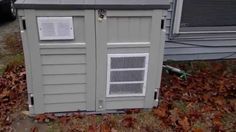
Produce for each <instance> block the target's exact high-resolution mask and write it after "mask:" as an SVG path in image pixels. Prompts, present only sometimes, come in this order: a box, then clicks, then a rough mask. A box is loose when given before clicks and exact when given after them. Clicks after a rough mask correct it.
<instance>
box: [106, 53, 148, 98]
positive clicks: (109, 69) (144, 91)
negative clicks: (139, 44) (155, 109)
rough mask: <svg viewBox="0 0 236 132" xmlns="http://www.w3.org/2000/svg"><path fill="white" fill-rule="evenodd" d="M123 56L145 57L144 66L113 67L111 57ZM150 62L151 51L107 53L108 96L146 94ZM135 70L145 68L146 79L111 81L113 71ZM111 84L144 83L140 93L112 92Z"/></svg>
mask: <svg viewBox="0 0 236 132" xmlns="http://www.w3.org/2000/svg"><path fill="white" fill-rule="evenodd" d="M121 57H145V66H144V68H124V69H111V58H121ZM148 63H149V53H134V54H108V55H107V89H106V97H132V96H145V94H146V86H147V73H148ZM134 70H144V80H143V81H127V82H111V80H110V73H111V71H134ZM111 84H143V88H142V89H143V93H140V94H112V95H111V94H110V85H111Z"/></svg>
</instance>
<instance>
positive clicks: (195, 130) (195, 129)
mask: <svg viewBox="0 0 236 132" xmlns="http://www.w3.org/2000/svg"><path fill="white" fill-rule="evenodd" d="M193 132H204V131H203V130H202V129H201V128H194V129H193Z"/></svg>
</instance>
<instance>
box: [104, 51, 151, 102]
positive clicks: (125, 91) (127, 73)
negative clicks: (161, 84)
mask: <svg viewBox="0 0 236 132" xmlns="http://www.w3.org/2000/svg"><path fill="white" fill-rule="evenodd" d="M148 55H149V54H148V53H140V54H109V55H108V71H107V97H119V96H145V91H146V79H147V71H148V70H147V69H148Z"/></svg>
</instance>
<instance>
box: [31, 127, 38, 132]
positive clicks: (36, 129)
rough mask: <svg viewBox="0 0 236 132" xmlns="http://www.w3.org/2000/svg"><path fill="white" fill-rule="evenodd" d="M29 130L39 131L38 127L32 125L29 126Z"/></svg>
mask: <svg viewBox="0 0 236 132" xmlns="http://www.w3.org/2000/svg"><path fill="white" fill-rule="evenodd" d="M30 132H39V129H38V127H32V128H30Z"/></svg>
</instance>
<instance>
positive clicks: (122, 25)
mask: <svg viewBox="0 0 236 132" xmlns="http://www.w3.org/2000/svg"><path fill="white" fill-rule="evenodd" d="M100 12H101V11H97V16H96V19H97V20H96V29H97V30H96V38H97V40H96V42H97V43H96V45H97V46H96V47H97V87H96V110H97V111H100V110H109V109H124V108H151V107H152V106H153V101H154V89H155V88H156V80H155V79H159V78H158V77H157V76H156V75H157V73H158V70H157V69H158V68H157V66H158V63H159V65H161V63H162V62H157V61H159V60H161V58H162V55H160V54H161V52H159V51H160V50H161V49H162V47H161V43H160V42H161V41H160V39H159V38H160V35H161V34H160V32H161V29H160V25H161V24H160V22H161V14H162V12H161V11H115V10H114V11H106V12H105V13H104V12H103V14H104V15H105V19H101V18H99V16H100V15H101V14H100ZM159 55H160V56H159ZM153 61H154V62H153ZM151 65H152V66H154V67H155V66H156V67H155V68H152V67H151ZM152 77H154V78H155V79H153V78H152Z"/></svg>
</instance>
